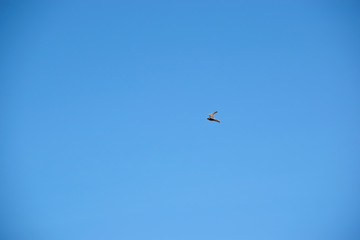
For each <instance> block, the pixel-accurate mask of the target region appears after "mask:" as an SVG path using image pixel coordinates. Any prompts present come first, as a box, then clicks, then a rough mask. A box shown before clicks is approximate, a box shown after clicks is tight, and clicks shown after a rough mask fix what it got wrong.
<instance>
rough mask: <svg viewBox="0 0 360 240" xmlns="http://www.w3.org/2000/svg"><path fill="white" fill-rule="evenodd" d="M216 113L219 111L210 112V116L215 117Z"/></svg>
mask: <svg viewBox="0 0 360 240" xmlns="http://www.w3.org/2000/svg"><path fill="white" fill-rule="evenodd" d="M215 113H217V111H216V112H213V113H210V114H209V117H210V118H214V114H215Z"/></svg>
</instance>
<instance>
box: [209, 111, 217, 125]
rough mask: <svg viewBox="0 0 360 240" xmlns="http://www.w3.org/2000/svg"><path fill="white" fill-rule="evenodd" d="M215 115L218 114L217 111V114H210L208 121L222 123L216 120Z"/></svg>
mask: <svg viewBox="0 0 360 240" xmlns="http://www.w3.org/2000/svg"><path fill="white" fill-rule="evenodd" d="M215 113H217V111H216V112H213V113H210V114H209V117H208V118H207V120H209V121H215V122H218V123H220V121H219V120H217V119H215V118H214V115H215Z"/></svg>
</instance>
